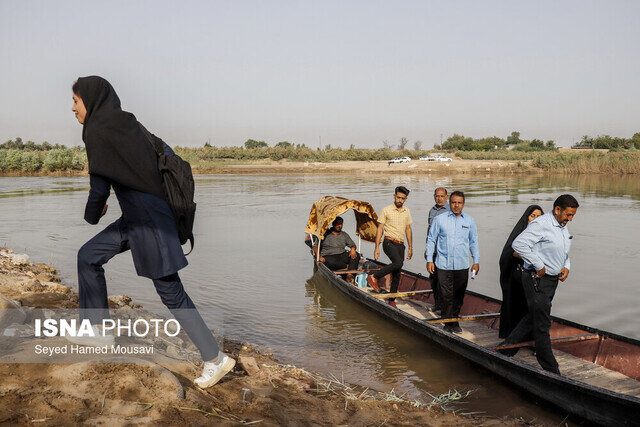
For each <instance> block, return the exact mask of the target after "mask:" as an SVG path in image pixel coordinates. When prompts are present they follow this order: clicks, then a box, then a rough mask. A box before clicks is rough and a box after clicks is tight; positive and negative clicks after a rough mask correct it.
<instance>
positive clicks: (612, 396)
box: [314, 263, 640, 426]
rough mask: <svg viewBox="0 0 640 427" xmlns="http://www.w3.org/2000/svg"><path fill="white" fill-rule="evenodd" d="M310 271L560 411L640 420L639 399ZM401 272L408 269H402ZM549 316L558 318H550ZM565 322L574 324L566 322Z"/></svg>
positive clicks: (610, 420) (610, 421) (320, 268)
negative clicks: (506, 352) (492, 346)
mask: <svg viewBox="0 0 640 427" xmlns="http://www.w3.org/2000/svg"><path fill="white" fill-rule="evenodd" d="M314 264H315V263H314ZM315 271H317V272H318V273H319V274H321V275H322V276H323V277H324V278H325V279H326V280H327V281H328V282H329V283H331V284H332V285H333V286H334V287H336V288H337V289H339V290H340V291H342V292H343V293H345V294H346V295H348V296H349V297H351V298H352V299H354V300H355V301H357V302H359V303H361V304H363V305H364V306H366V307H367V308H369V309H371V310H373V311H375V312H377V313H379V314H381V315H383V316H385V317H387V318H389V319H391V320H393V321H395V322H397V323H398V324H400V325H403V326H405V327H407V328H409V329H411V330H413V331H414V332H416V333H418V334H420V335H422V336H424V337H425V338H428V339H430V340H432V341H435V342H436V343H438V344H440V345H441V346H443V347H445V348H446V349H449V350H451V351H453V352H455V353H457V354H459V355H460V356H462V357H465V358H466V359H469V360H471V361H473V362H475V363H477V364H478V365H480V366H482V367H484V368H485V369H488V370H489V371H491V372H493V373H495V374H496V375H498V376H500V377H502V378H503V379H505V380H507V381H509V382H511V383H513V384H515V385H516V386H518V387H520V388H522V389H524V390H526V391H528V392H530V393H531V394H533V395H535V396H537V397H539V398H541V399H543V400H544V401H546V402H549V403H551V404H552V405H554V406H556V407H558V408H560V409H561V410H564V411H567V412H568V413H570V414H572V415H575V416H578V417H581V418H584V419H586V420H589V421H591V422H595V423H599V424H603V425H616V426H620V425H623V426H633V425H640V399H639V398H636V397H634V396H629V395H625V394H620V393H616V392H612V391H610V390H607V389H604V388H598V387H594V386H591V385H588V384H585V383H582V382H579V381H575V380H573V379H570V378H567V377H562V376H558V375H555V374H551V373H549V372H547V371H544V370H542V369H539V368H538V367H533V366H531V365H528V364H525V363H523V362H520V361H518V360H516V359H514V358H510V357H506V356H503V355H502V354H500V353H498V352H496V351H493V350H489V349H487V348H485V347H483V346H480V345H478V344H475V343H473V342H471V341H469V340H466V339H463V338H461V337H459V336H457V335H455V334H451V333H448V332H445V331H444V330H443V329H442V327H441V326H438V325H434V324H430V323H427V322H425V321H424V320H423V319H419V318H417V317H415V316H413V315H411V314H409V313H406V312H403V311H402V310H399V309H397V308H394V307H392V306H390V305H389V304H386V303H384V302H382V301H381V300H380V299H377V298H374V297H373V296H371V295H369V294H368V293H366V292H363V291H361V290H360V289H359V288H357V287H355V286H353V285H350V284H348V283H347V282H346V281H344V280H342V279H341V278H340V277H338V276H337V275H335V274H334V273H333V272H332V271H331V270H329V269H328V268H327V267H326V266H325V265H324V264H317V265H314V272H315ZM404 273H405V274H409V275H411V274H412V273H409V272H406V271H404ZM468 293H470V292H468ZM471 294H473V295H474V296H476V297H483V296H481V295H479V294H474V293H471ZM484 298H486V300H487V303H488V304H489V303H493V304H494V305H495V303H496V300H493V299H492V298H489V297H484ZM554 320H556V321H557V320H561V319H557V318H554ZM566 323H567V324H568V325H572V326H576V324H574V323H572V322H566ZM577 326H581V325H577ZM583 329H588V330H590V331H593V329H592V328H587V327H584V328H583Z"/></svg>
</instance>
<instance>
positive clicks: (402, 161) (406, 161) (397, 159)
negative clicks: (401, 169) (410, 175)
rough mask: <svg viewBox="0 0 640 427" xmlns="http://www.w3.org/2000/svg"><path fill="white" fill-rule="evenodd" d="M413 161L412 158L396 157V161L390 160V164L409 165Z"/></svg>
mask: <svg viewBox="0 0 640 427" xmlns="http://www.w3.org/2000/svg"><path fill="white" fill-rule="evenodd" d="M410 161H411V157H396V158H395V159H391V160H389V164H391V163H409V162H410Z"/></svg>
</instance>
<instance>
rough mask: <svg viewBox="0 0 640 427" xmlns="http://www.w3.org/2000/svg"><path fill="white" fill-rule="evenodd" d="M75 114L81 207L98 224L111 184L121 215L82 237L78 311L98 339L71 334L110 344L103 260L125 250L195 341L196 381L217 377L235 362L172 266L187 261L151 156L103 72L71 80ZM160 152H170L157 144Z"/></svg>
mask: <svg viewBox="0 0 640 427" xmlns="http://www.w3.org/2000/svg"><path fill="white" fill-rule="evenodd" d="M72 89H73V108H72V110H73V112H74V113H75V115H76V118H77V119H78V121H79V122H80V124H82V125H83V128H82V139H83V141H84V143H85V146H86V149H87V158H88V161H89V176H90V184H91V190H90V191H89V199H88V200H87V205H86V208H85V212H84V219H85V220H86V221H87V222H88V223H89V224H97V223H98V221H99V220H100V218H101V217H102V216H103V215H104V214H105V213H106V211H107V204H106V201H107V199H108V198H109V193H110V190H111V188H113V190H114V192H115V195H116V197H117V199H118V203H119V204H120V209H121V210H122V216H121V217H120V218H119V219H118V220H116V221H115V222H114V223H112V224H110V225H108V226H107V228H105V229H104V230H102V231H101V232H100V233H98V234H97V235H96V236H95V237H93V238H92V239H91V240H89V241H88V242H87V243H85V244H84V245H83V246H82V248H80V251H78V287H79V299H80V314H81V316H82V318H88V319H90V320H91V323H92V324H93V325H94V330H95V331H96V332H97V333H96V337H74V338H73V340H74V342H78V343H80V344H85V345H104V344H110V343H113V342H114V337H113V335H108V334H107V335H104V334H103V332H104V331H102V332H101V331H100V329H99V328H98V325H101V324H102V319H104V318H107V317H108V315H109V314H108V303H107V284H106V281H105V277H104V269H103V268H102V266H103V265H104V264H106V263H107V262H108V261H109V260H110V259H111V258H113V257H114V256H115V255H117V254H119V253H122V252H125V251H127V250H131V256H132V257H133V263H134V265H135V268H136V272H137V274H138V275H139V276H144V277H148V278H149V279H151V280H153V284H154V286H155V288H156V291H157V292H158V295H160V299H161V300H162V302H163V303H164V304H165V305H166V306H167V308H169V309H170V310H171V312H172V313H173V315H174V316H175V318H176V319H177V320H178V321H179V322H180V326H181V328H182V329H184V330H185V331H186V333H187V334H188V335H189V337H190V338H191V340H192V341H193V343H194V344H195V345H196V346H197V347H198V350H199V351H200V354H201V355H202V360H203V361H204V362H205V363H204V369H203V371H202V376H200V377H199V378H197V379H196V380H195V383H196V384H197V385H198V386H200V387H209V386H212V385H214V384H215V383H216V382H218V381H219V380H220V379H221V378H222V377H223V376H224V375H225V374H226V373H227V372H229V371H230V370H231V369H232V368H233V366H234V365H235V360H233V359H232V358H230V357H229V356H227V355H226V354H225V353H223V352H221V351H220V350H219V348H218V344H217V343H216V340H215V338H214V337H213V334H212V333H211V331H210V330H209V328H207V325H206V324H205V323H204V321H203V320H202V317H201V316H200V313H198V310H197V309H196V307H195V305H194V304H193V301H191V298H189V295H187V293H186V292H185V290H184V287H183V286H182V283H181V281H180V277H179V276H178V270H180V269H181V268H183V267H185V266H186V265H187V259H186V258H185V256H184V254H183V252H182V247H181V246H180V240H179V238H178V229H177V227H176V224H175V222H174V219H173V214H172V213H171V209H170V207H169V205H168V204H167V202H166V201H165V193H164V187H163V184H162V177H161V175H160V172H159V171H158V166H157V154H156V152H155V150H154V148H153V147H152V145H151V142H150V141H149V140H148V139H147V138H146V136H145V134H144V133H143V131H142V130H141V128H140V124H139V123H138V121H137V120H136V118H135V116H134V115H133V114H131V113H128V112H126V111H122V109H121V108H120V99H119V98H118V95H116V92H115V90H114V89H113V87H112V86H111V84H109V82H108V81H106V80H105V79H103V78H101V77H97V76H90V77H81V78H79V79H78V80H77V81H76V82H75V83H74V85H73V88H72ZM163 145H164V149H165V152H166V153H168V154H173V151H172V150H171V148H170V147H169V146H168V145H167V144H165V143H164V142H163Z"/></svg>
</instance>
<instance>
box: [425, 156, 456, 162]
mask: <svg viewBox="0 0 640 427" xmlns="http://www.w3.org/2000/svg"><path fill="white" fill-rule="evenodd" d="M420 160H422V161H425V162H452V161H453V159H452V158H451V157H442V156H424V157H420Z"/></svg>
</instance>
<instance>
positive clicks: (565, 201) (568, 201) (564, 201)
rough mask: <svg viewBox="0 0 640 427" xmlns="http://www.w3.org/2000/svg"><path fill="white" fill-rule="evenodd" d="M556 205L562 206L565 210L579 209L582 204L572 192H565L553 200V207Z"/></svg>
mask: <svg viewBox="0 0 640 427" xmlns="http://www.w3.org/2000/svg"><path fill="white" fill-rule="evenodd" d="M556 206H560V209H562V210H565V209H566V208H576V209H577V208H578V207H579V206H580V204H579V203H578V201H577V200H576V198H575V197H573V196H572V195H571V194H563V195H562V196H560V197H558V198H557V199H556V201H555V202H553V209H555V208H556Z"/></svg>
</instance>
